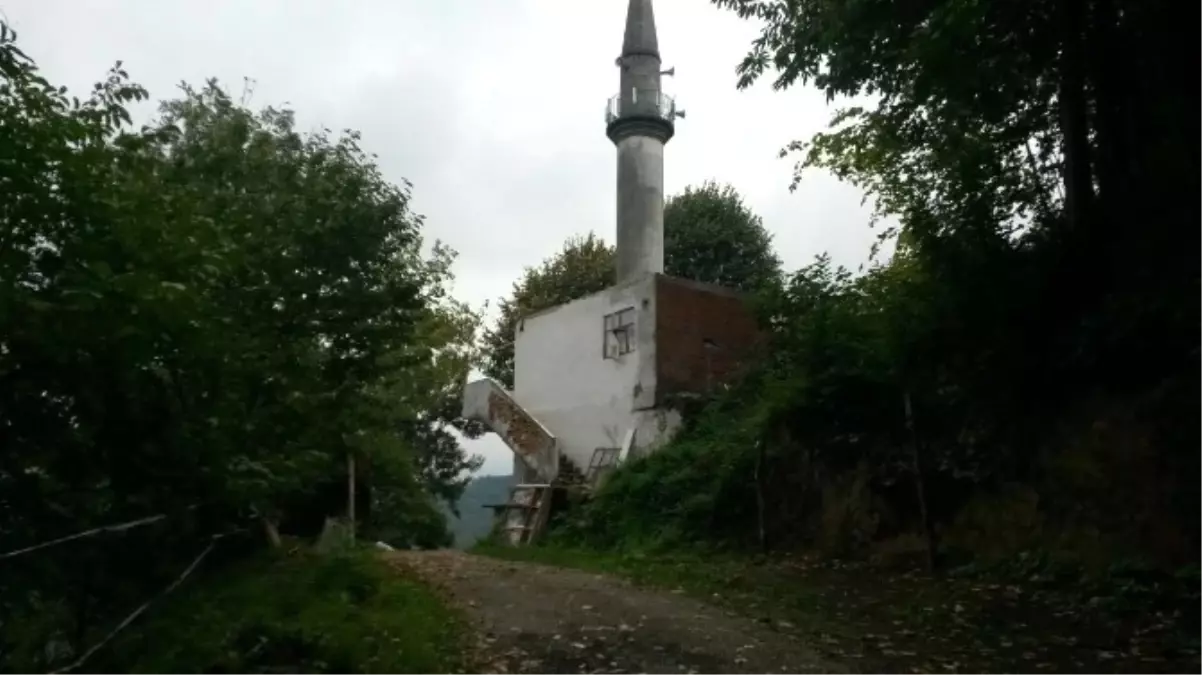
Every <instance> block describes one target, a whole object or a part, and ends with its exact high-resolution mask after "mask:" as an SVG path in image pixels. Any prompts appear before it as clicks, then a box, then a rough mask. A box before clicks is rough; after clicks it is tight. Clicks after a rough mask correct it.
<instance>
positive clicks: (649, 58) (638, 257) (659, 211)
mask: <svg viewBox="0 0 1202 675" xmlns="http://www.w3.org/2000/svg"><path fill="white" fill-rule="evenodd" d="M617 65H618V67H619V68H620V69H621V75H620V77H619V81H620V87H621V88H620V89H619V91H618V94H617V96H614V97H613V98H611V99H610V100H609V106H608V107H607V108H606V115H605V119H606V123H607V127H606V130H605V131H606V135H608V136H609V138H610V140H612V141H613V142H614V145H616V146H617V149H618V237H617V239H618V246H617V256H616V258H617V281H618V283H622V282H624V281H628V280H630V279H633V278H636V277H639V276H642V275H644V274H649V273H661V272H663V271H664V145H665V144H666V143H667V142H668V141H669V140H671V138H672V136H673V135H674V134H675V132H676V128H675V124H674V120H675V118H676V117H677V112H676V107H675V104H674V103H673V101H672V98H671V97H669V96H666V95H665V94H664V93H663V90H662V89H661V87H660V78H661V72H660V58H659V41H658V39H657V37H656V34H655V13H654V11H653V10H652V9H651V0H630V4H629V5H628V6H627V8H626V32H625V34H624V35H623V38H622V55H621V56H619V57H618V61H617Z"/></svg>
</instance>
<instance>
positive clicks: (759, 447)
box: [755, 435, 769, 553]
mask: <svg viewBox="0 0 1202 675" xmlns="http://www.w3.org/2000/svg"><path fill="white" fill-rule="evenodd" d="M767 458H768V443H767V442H766V440H765V439H764V436H763V435H761V436H760V438H759V440H758V441H756V458H755V513H756V526H757V527H758V535H759V543H760V552H762V553H767V552H768V548H769V546H768V528H767V525H766V524H765V522H764V518H765V516H764V483H765V481H766V480H767V475H768V470H767V467H766V466H765V464H766V462H767Z"/></svg>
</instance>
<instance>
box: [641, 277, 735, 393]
mask: <svg viewBox="0 0 1202 675" xmlns="http://www.w3.org/2000/svg"><path fill="white" fill-rule="evenodd" d="M655 292H656V303H655V305H656V317H655V331H656V332H655V337H656V339H655V342H656V348H655V355H656V364H655V366H656V383H657V384H656V399H657V402H663V401H664V397H666V396H671V395H673V394H680V393H702V392H705V391H706V388H707V387H709V386H717V385H718V384H721V383H722V382H725V381H728V380H729V379H730V378H731V377H732V376H734V375H736V374H737V373H738V371H739V368H740V366H741V365H742V364H744V363H746V361H747V359H748V358H749V357H750V356H751V353H752V350H753V349H754V348H755V346H756V342H757V339H758V337H759V330H758V327H757V326H756V321H755V317H754V316H753V315H752V313H751V309H750V308H749V307H748V305H747V302H746V300H745V298H744V297H743V296H741V295H740V294H738V293H736V292H735V291H731V290H729V289H726V288H722V287H720V286H713V285H709V284H701V283H697V282H693V281H688V280H685V279H675V278H672V277H668V276H659V277H657V279H656V291H655ZM706 340H709V341H711V342H712V343H713V345H714V347H707V346H706Z"/></svg>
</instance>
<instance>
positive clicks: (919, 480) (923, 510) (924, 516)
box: [902, 389, 935, 574]
mask: <svg viewBox="0 0 1202 675" xmlns="http://www.w3.org/2000/svg"><path fill="white" fill-rule="evenodd" d="M902 399H903V403H904V404H905V407H906V428H907V429H909V431H910V451H911V456H912V460H913V462H914V490H915V492H916V493H917V497H918V515H919V518H920V519H921V521H922V524H921V526H922V537H923V539H924V540H925V541H926V545H927V546H926V565H927V572H928V573H932V574H933V573H934V572H935V532H934V528H933V527H931V515H930V511H929V510H928V509H927V490H926V481H925V480H924V478H923V463H922V450H921V447H922V443H921V442H920V440H919V436H918V428H917V425H915V424H914V407H913V405H912V404H911V402H910V390H909V389H907V390H906V391H905V393H903V394H902Z"/></svg>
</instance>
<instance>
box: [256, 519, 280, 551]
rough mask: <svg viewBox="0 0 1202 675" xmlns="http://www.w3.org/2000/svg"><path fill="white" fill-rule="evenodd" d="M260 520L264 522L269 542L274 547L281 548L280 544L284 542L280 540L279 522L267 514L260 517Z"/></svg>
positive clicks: (264, 529)
mask: <svg viewBox="0 0 1202 675" xmlns="http://www.w3.org/2000/svg"><path fill="white" fill-rule="evenodd" d="M260 520H261V521H262V522H263V532H264V533H265V534H266V535H267V541H268V543H270V544H271V546H272V548H279V547H280V544H281V543H282V542H281V541H280V527H279V524H278V523H276V521H275V520H274V519H272V518H268V517H267V516H263V517H262V518H260Z"/></svg>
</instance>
